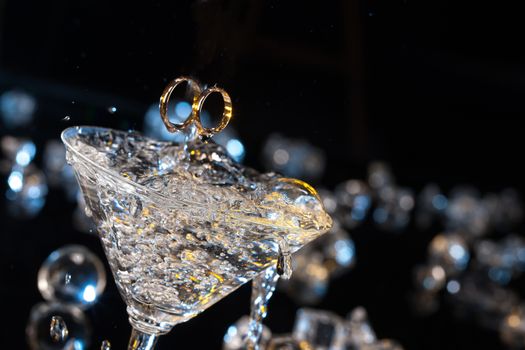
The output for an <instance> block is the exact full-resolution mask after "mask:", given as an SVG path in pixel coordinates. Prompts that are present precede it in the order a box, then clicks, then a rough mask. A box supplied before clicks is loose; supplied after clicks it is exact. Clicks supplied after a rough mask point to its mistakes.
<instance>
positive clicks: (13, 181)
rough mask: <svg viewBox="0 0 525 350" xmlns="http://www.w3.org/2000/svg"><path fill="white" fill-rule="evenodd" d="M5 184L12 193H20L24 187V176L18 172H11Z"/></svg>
mask: <svg viewBox="0 0 525 350" xmlns="http://www.w3.org/2000/svg"><path fill="white" fill-rule="evenodd" d="M7 184H8V185H9V188H10V189H11V190H13V191H14V192H20V191H21V190H22V188H23V187H24V175H22V173H21V172H20V171H16V170H15V171H13V172H12V173H11V174H10V175H9V178H8V179H7Z"/></svg>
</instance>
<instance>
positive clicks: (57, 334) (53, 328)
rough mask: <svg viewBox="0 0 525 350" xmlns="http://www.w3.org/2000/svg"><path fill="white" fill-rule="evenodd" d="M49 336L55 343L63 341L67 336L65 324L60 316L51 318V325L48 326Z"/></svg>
mask: <svg viewBox="0 0 525 350" xmlns="http://www.w3.org/2000/svg"><path fill="white" fill-rule="evenodd" d="M49 335H50V336H51V339H53V341H55V342H59V341H61V342H62V341H65V340H66V339H67V336H68V335H69V331H68V330H67V325H66V322H64V319H63V318H62V317H61V316H53V317H51V323H50V324H49Z"/></svg>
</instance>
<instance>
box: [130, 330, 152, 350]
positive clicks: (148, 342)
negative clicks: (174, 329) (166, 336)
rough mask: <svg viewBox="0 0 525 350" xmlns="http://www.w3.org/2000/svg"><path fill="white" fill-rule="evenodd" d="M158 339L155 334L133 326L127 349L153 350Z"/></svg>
mask: <svg viewBox="0 0 525 350" xmlns="http://www.w3.org/2000/svg"><path fill="white" fill-rule="evenodd" d="M158 339H159V337H158V335H156V334H148V333H144V332H141V331H138V330H136V329H135V328H133V330H132V331H131V337H130V339H129V345H128V350H153V349H155V345H156V344H157V340H158Z"/></svg>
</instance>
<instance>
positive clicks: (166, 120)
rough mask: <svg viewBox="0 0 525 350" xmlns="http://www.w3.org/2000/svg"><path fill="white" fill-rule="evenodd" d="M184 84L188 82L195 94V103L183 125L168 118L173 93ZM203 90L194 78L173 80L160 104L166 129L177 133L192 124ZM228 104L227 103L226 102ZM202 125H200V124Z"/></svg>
mask: <svg viewBox="0 0 525 350" xmlns="http://www.w3.org/2000/svg"><path fill="white" fill-rule="evenodd" d="M183 82H187V83H188V86H189V87H190V89H191V92H192V94H193V102H192V109H191V110H192V113H191V114H190V116H189V117H188V118H186V120H185V121H184V122H182V123H181V124H176V123H172V122H171V121H170V119H169V117H168V103H169V100H170V96H171V93H172V92H173V90H175V88H176V87H177V86H178V85H179V84H180V83H183ZM201 92H202V89H201V87H200V86H199V83H198V82H197V81H195V80H194V79H192V78H189V77H178V78H177V79H175V80H172V81H171V82H170V83H169V84H168V86H166V88H165V89H164V91H163V92H162V95H161V96H160V103H159V109H160V116H161V118H162V121H163V122H164V125H166V129H168V131H169V132H176V131H180V130H184V129H185V128H186V127H187V126H188V125H190V124H191V122H192V121H193V120H194V119H199V118H196V114H195V108H194V107H193V106H195V104H196V103H197V101H198V100H199V97H200V96H201ZM225 103H226V102H225ZM199 124H200V123H199ZM221 130H222V129H221Z"/></svg>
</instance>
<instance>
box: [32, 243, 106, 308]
mask: <svg viewBox="0 0 525 350" xmlns="http://www.w3.org/2000/svg"><path fill="white" fill-rule="evenodd" d="M105 286H106V272H105V270H104V265H103V264H102V262H101V261H100V259H99V258H98V257H97V256H96V255H95V254H93V253H92V252H90V251H89V250H88V249H86V248H85V247H83V246H79V245H68V246H65V247H62V248H60V249H58V250H55V251H54V252H53V253H51V254H50V255H49V257H48V258H47V259H46V261H44V263H43V264H42V267H41V268H40V270H39V271H38V289H39V290H40V293H41V294H42V296H43V297H44V299H46V300H48V301H60V302H65V303H73V304H76V305H77V306H89V305H91V304H93V303H94V302H96V300H97V299H98V297H99V295H100V294H102V292H103V291H104V288H105Z"/></svg>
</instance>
